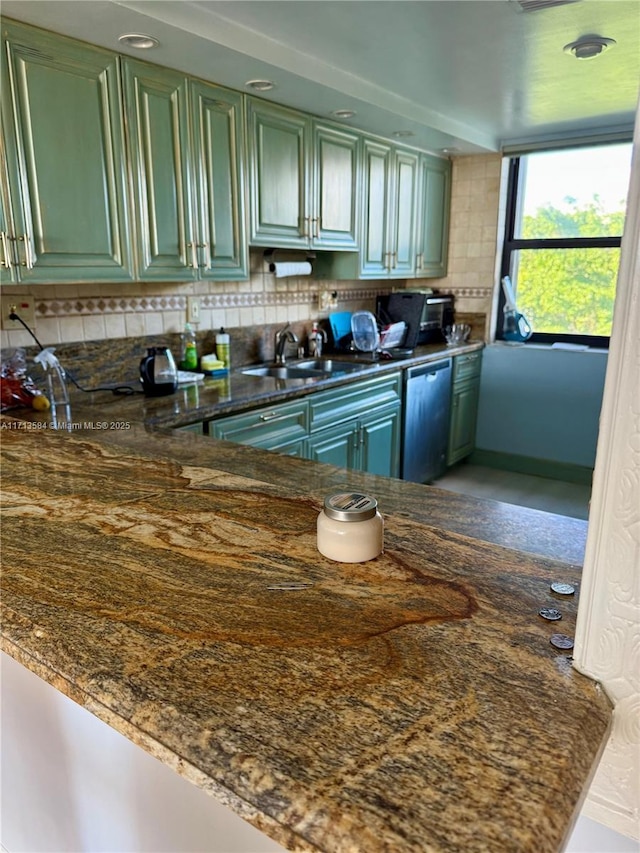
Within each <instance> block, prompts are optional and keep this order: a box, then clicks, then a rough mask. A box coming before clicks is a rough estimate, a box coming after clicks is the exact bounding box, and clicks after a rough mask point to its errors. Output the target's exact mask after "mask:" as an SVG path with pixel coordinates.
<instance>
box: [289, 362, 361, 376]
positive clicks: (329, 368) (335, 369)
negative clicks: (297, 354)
mask: <svg viewBox="0 0 640 853" xmlns="http://www.w3.org/2000/svg"><path fill="white" fill-rule="evenodd" d="M295 366H296V367H297V368H301V369H304V370H320V371H322V373H349V372H350V371H352V370H362V367H363V365H362V363H360V364H358V363H355V362H353V361H338V360H336V359H331V358H313V359H310V360H307V361H297V362H296V364H295ZM365 366H366V365H365Z"/></svg>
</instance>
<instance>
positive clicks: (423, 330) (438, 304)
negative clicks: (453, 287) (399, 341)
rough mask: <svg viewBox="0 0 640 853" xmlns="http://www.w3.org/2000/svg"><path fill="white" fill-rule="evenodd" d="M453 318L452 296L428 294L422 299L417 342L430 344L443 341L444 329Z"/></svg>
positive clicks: (450, 323)
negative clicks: (422, 305) (422, 304)
mask: <svg viewBox="0 0 640 853" xmlns="http://www.w3.org/2000/svg"><path fill="white" fill-rule="evenodd" d="M453 322H454V319H453V296H438V295H436V294H435V293H434V294H431V295H428V296H427V297H426V298H425V300H424V307H423V309H422V317H421V318H420V332H419V333H418V343H419V344H431V343H435V342H440V341H444V340H445V337H444V330H445V329H446V327H447V326H451V325H452V323H453Z"/></svg>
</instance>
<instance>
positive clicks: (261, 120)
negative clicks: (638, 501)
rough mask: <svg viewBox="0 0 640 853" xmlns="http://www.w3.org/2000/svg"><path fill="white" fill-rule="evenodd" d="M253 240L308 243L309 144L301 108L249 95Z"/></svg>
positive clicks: (272, 243)
mask: <svg viewBox="0 0 640 853" xmlns="http://www.w3.org/2000/svg"><path fill="white" fill-rule="evenodd" d="M246 105H247V134H248V146H249V210H250V222H251V225H250V229H249V243H251V244H252V245H256V246H286V247H293V248H305V247H307V246H308V245H309V233H310V231H309V228H310V221H309V219H310V217H308V216H307V214H306V211H307V207H308V198H309V177H308V170H307V148H308V135H309V119H308V117H307V116H306V115H303V114H302V113H297V112H294V111H292V110H287V109H284V108H281V107H277V106H274V105H273V104H267V103H265V102H264V101H260V100H257V99H255V98H247V99H246Z"/></svg>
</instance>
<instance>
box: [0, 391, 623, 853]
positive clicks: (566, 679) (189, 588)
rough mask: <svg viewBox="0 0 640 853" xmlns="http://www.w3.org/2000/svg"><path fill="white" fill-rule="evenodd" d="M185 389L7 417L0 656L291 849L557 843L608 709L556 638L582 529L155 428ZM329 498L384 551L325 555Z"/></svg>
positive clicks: (528, 847) (567, 627) (568, 612)
mask: <svg viewBox="0 0 640 853" xmlns="http://www.w3.org/2000/svg"><path fill="white" fill-rule="evenodd" d="M244 381H246V377H245V380H244ZM182 393H183V392H182V391H179V392H178V395H176V400H168V399H167V400H165V401H164V403H163V402H162V401H160V400H158V401H144V400H143V399H142V398H135V399H131V398H126V399H122V398H118V399H110V400H109V401H108V402H106V403H104V405H103V404H98V403H97V402H96V401H95V399H92V400H90V401H89V402H84V401H83V402H82V403H78V405H77V406H76V408H75V409H74V411H75V412H76V413H77V415H76V414H74V419H75V418H76V417H77V418H78V422H80V420H82V421H83V422H84V421H86V422H87V423H90V422H91V421H98V420H100V421H110V420H115V419H122V420H124V421H128V422H130V428H128V429H120V430H111V429H106V430H97V429H78V430H73V431H70V432H67V431H64V430H52V429H50V428H46V426H43V427H42V428H38V426H37V424H35V423H27V422H24V421H16V420H14V419H12V418H8V417H6V416H4V417H3V418H2V421H1V423H2V427H3V429H2V435H1V438H2V445H1V450H2V485H3V518H2V531H1V532H2V562H3V571H2V607H3V616H2V643H3V645H2V648H3V650H4V651H5V652H6V653H7V654H9V655H10V656H11V657H13V658H14V659H15V660H17V661H18V662H19V663H21V664H23V665H24V666H25V667H27V668H28V669H29V670H31V671H32V672H34V673H36V674H37V675H38V676H40V678H42V679H43V680H44V681H46V682H49V683H50V684H52V685H53V686H54V687H56V688H57V689H58V690H59V691H61V692H62V693H64V694H66V695H67V696H69V697H71V698H72V699H73V700H74V701H75V702H77V703H78V704H79V705H82V706H84V707H86V708H88V709H89V710H90V711H91V712H92V713H93V714H94V715H95V716H97V717H99V718H100V719H102V720H104V721H105V722H107V723H108V724H109V725H110V726H112V727H113V728H115V729H116V730H118V731H119V732H121V733H122V734H124V735H125V736H126V737H127V738H129V739H130V740H131V741H133V742H134V743H136V744H138V745H140V746H141V747H142V748H143V749H145V750H147V751H148V752H150V753H151V754H153V755H155V756H156V757H157V758H159V759H160V760H161V761H163V762H165V763H166V764H168V765H169V766H171V767H172V768H174V769H175V770H176V771H177V772H178V773H180V774H181V775H182V776H184V777H186V778H187V779H189V780H191V781H192V782H194V783H195V784H196V785H198V786H200V787H202V788H204V789H205V790H207V791H208V792H209V793H211V794H212V795H213V796H214V797H215V798H216V799H218V800H219V801H220V802H223V803H225V804H226V805H228V806H229V807H230V808H232V809H233V810H234V811H235V812H236V813H237V814H239V815H241V816H242V817H244V818H246V820H248V821H249V822H250V823H252V824H253V825H254V826H256V827H258V828H259V829H260V830H262V831H263V832H264V833H266V834H267V835H269V836H270V837H271V838H273V839H275V840H276V841H278V842H279V843H280V844H282V845H284V846H285V847H287V848H288V849H291V850H299V851H316V850H319V851H327V853H328V851H363V853H365V851H366V853H379V852H380V853H381V852H382V851H385V853H402V851H433V853H435V851H456V852H457V853H458V852H459V851H465V853H470V851H483V853H484V851H491V853H499V851H504V853H514V851H519V852H520V853H525V851H530V852H531V853H534V851H535V853H541V852H542V853H544V851H549V853H552V851H558V850H560V849H562V845H563V840H564V839H565V838H566V837H567V835H568V834H569V833H570V831H571V829H572V826H573V822H574V820H575V818H576V817H577V812H578V810H579V807H580V805H581V801H582V797H583V796H584V793H585V790H586V786H587V784H588V782H589V779H590V775H591V772H592V769H593V767H594V766H595V762H596V761H597V759H598V757H599V755H600V752H601V749H602V748H603V746H604V742H605V738H606V735H607V732H608V728H609V723H610V717H611V706H610V703H609V701H608V700H607V697H606V696H605V695H604V693H603V692H602V690H601V689H600V687H599V685H598V684H596V683H594V682H593V681H591V680H589V679H587V678H585V677H584V676H582V675H581V674H579V673H578V672H577V671H575V670H574V669H573V668H572V666H571V658H570V654H571V652H570V651H562V650H558V649H557V648H555V647H554V646H553V645H552V644H551V642H550V640H551V637H552V635H554V634H557V633H558V632H560V633H562V634H566V635H569V636H572V635H573V632H574V628H575V618H576V610H577V597H578V590H579V582H580V567H579V559H578V562H576V556H575V551H579V545H578V546H576V547H574V548H572V546H571V544H570V540H571V539H575V540H576V541H578V542H581V541H583V539H584V529H585V525H584V524H583V523H581V522H575V523H574V521H573V520H571V519H562V518H560V517H558V516H552V515H549V514H547V513H539V512H535V511H533V510H526V509H523V508H518V507H511V506H507V505H504V504H500V503H497V502H492V501H479V500H475V499H471V498H465V497H463V496H460V495H453V494H447V493H445V492H443V491H441V490H439V489H435V488H431V487H428V486H419V485H415V484H411V483H405V482H402V481H399V480H390V479H386V478H382V477H376V476H372V475H367V474H358V473H355V472H347V471H344V470H341V469H337V468H333V467H330V466H325V465H319V464H315V463H312V462H309V461H305V460H300V459H294V458H288V457H282V456H278V455H276V454H272V453H268V452H265V451H260V450H255V449H253V448H249V447H246V446H241V445H234V444H230V443H226V442H221V441H214V440H213V439H211V438H209V437H207V436H199V435H194V434H191V433H187V432H175V431H174V432H171V431H169V430H168V429H165V430H164V431H160V432H159V431H157V429H151V428H150V422H153V421H154V418H155V426H156V427H157V426H159V425H160V422H162V423H161V425H162V426H164V427H169V426H172V425H173V426H175V425H179V424H180V423H184V422H186V418H185V417H184V412H183V411H182V410H181V411H179V412H178V413H177V415H176V418H175V420H174V422H173V424H172V423H171V418H170V417H169V415H170V409H171V407H172V406H173V407H174V408H175V404H176V402H177V401H178V402H180V401H181V400H182V397H181V396H180V395H181V394H182ZM204 393H206V391H205V392H204ZM265 393H269V392H265ZM96 396H97V395H93V397H96ZM74 405H75V404H74ZM181 405H182V403H181V402H180V406H181ZM163 406H165V407H166V408H165V409H164V413H165V414H164V416H162V415H161V414H159V412H162V407H163ZM145 407H147V412H146V413H143V416H142V417H140V412H141V411H142V410H143V409H144V408H145ZM179 408H180V407H179ZM200 409H202V403H201V404H200ZM135 412H138V415H137V416H135ZM154 413H155V414H154ZM174 414H175V412H174ZM144 420H146V426H145V425H144V424H143V421H144ZM336 487H338V488H343V487H347V488H349V489H354V490H362V491H366V492H367V493H371V494H374V495H375V496H376V497H377V498H378V500H379V505H380V510H381V512H382V514H383V516H384V518H385V525H386V527H385V550H384V553H383V554H382V555H381V556H380V557H378V558H376V559H375V560H373V561H370V562H368V563H362V564H342V563H335V562H331V561H329V560H327V559H325V558H324V557H322V556H321V555H320V554H319V553H318V551H317V549H316V528H315V525H316V517H317V514H318V512H319V510H320V508H321V505H322V500H323V498H324V496H325V494H326V493H327V492H328V491H330V490H333V489H334V488H336ZM563 542H564V544H563ZM33 543H38V547H37V548H34V547H33ZM553 581H563V582H568V583H571V584H573V585H574V586H575V587H576V594H575V595H572V596H569V597H567V596H559V595H558V594H556V593H554V592H552V591H551V589H550V584H551V583H552V582H553ZM291 582H294V583H301V584H304V585H305V586H303V588H301V589H295V590H288V591H287V590H282V589H279V588H277V587H278V585H282V584H285V585H286V584H289V583H291ZM273 587H276V588H275V589H274V588H273ZM545 607H547V608H549V607H550V608H557V609H559V610H560V611H561V613H562V620H561V621H560V622H549V621H547V620H545V619H543V618H542V617H541V616H540V615H539V611H540V610H541V608H545Z"/></svg>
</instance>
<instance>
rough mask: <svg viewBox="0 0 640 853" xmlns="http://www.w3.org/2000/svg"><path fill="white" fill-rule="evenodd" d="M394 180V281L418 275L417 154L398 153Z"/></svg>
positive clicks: (410, 152) (392, 270) (392, 272)
mask: <svg viewBox="0 0 640 853" xmlns="http://www.w3.org/2000/svg"><path fill="white" fill-rule="evenodd" d="M392 177H393V193H392V196H391V213H392V220H391V234H390V238H389V245H390V248H391V258H390V262H389V275H390V277H392V278H410V277H411V276H413V275H415V271H416V246H415V234H416V213H417V198H418V154H417V153H416V152H415V151H405V150H403V149H396V150H395V152H394V157H393V170H392Z"/></svg>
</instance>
